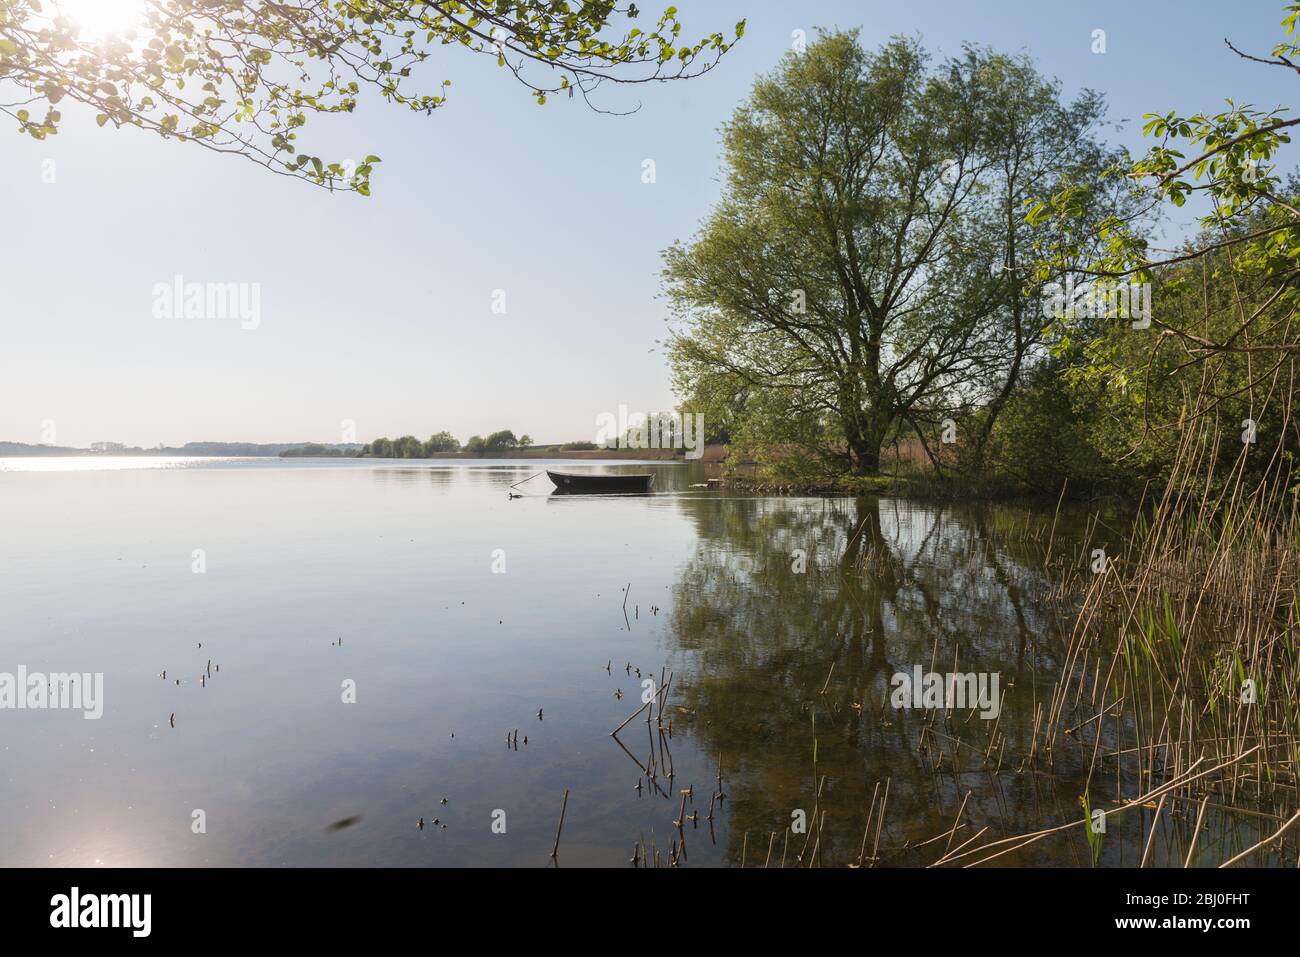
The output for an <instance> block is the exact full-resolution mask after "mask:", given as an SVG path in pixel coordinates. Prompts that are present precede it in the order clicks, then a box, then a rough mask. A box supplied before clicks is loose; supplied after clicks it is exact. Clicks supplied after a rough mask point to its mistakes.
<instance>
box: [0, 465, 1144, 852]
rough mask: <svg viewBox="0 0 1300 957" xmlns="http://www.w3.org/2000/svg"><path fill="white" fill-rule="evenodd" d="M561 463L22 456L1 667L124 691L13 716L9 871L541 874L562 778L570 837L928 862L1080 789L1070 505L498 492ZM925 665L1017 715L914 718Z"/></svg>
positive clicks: (1032, 823)
mask: <svg viewBox="0 0 1300 957" xmlns="http://www.w3.org/2000/svg"><path fill="white" fill-rule="evenodd" d="M123 463H125V464H123ZM546 464H547V463H545V462H538V461H522V462H517V463H509V462H485V463H483V464H481V465H480V464H477V463H464V462H453V463H445V464H444V463H429V462H396V461H394V462H389V461H371V460H364V461H357V460H343V461H328V460H318V461H306V460H298V461H294V462H281V461H279V460H197V459H190V460H174V459H173V460H149V459H135V460H112V462H110V463H105V462H104V461H102V460H99V461H98V462H97V460H94V459H79V460H67V459H64V460H59V459H48V460H43V459H26V460H14V459H11V460H7V461H6V462H0V527H3V529H4V536H3V541H2V542H0V607H2V608H3V617H2V619H0V672H10V673H12V672H15V671H16V670H17V669H18V668H19V667H20V666H23V667H25V668H26V669H27V671H28V672H43V673H58V672H81V673H97V672H102V673H103V675H104V701H103V708H104V713H103V717H102V718H101V719H99V720H85V719H84V718H83V716H82V714H81V713H80V712H77V711H71V710H40V709H26V710H0V864H5V865H43V864H48V865H95V864H103V865H122V866H131V865H403V866H420V865H471V864H479V865H512V866H547V865H549V864H550V863H551V861H550V853H551V849H552V846H553V845H554V842H555V838H556V830H557V824H558V822H559V819H560V812H561V805H562V802H563V797H564V793H565V791H566V789H567V790H568V791H569V798H568V802H567V809H566V811H565V819H564V826H563V833H562V835H561V839H560V851H559V855H558V858H557V862H558V864H559V865H560V866H565V865H606V866H625V865H626V864H627V862H628V861H629V860H630V859H631V858H633V857H634V855H636V856H641V853H642V852H634V848H635V847H636V846H637V845H638V844H640V845H641V847H643V848H649V847H653V848H654V849H655V850H658V851H659V853H660V854H661V857H662V859H663V862H665V863H666V862H667V861H668V859H669V857H670V855H672V853H673V842H674V840H676V841H677V842H678V843H679V847H678V850H677V859H678V863H680V864H682V865H683V866H709V865H714V866H716V865H732V866H735V865H739V864H741V863H742V861H743V862H744V863H745V864H746V865H748V866H755V865H761V864H763V863H764V862H765V861H769V862H770V863H771V865H772V866H776V865H777V864H778V863H779V861H780V859H781V858H782V857H783V856H784V858H785V860H786V866H791V865H792V864H795V863H801V864H803V865H805V866H806V865H807V864H809V863H812V862H814V861H815V862H816V863H818V864H826V865H836V864H839V865H843V864H852V863H857V862H858V861H860V860H864V859H866V860H869V861H871V862H874V863H883V864H891V863H896V864H923V863H929V862H931V861H933V860H935V859H936V858H938V857H940V856H941V855H942V852H943V850H944V849H945V847H947V846H955V845H959V844H960V843H961V842H962V841H963V840H965V839H966V838H967V837H969V836H971V835H972V834H974V833H975V831H976V830H978V828H979V827H984V826H989V827H991V828H995V829H996V830H997V831H999V832H1005V833H1020V832H1025V831H1030V830H1033V829H1034V828H1035V827H1037V826H1039V825H1040V823H1041V822H1042V821H1043V820H1044V819H1045V818H1046V817H1050V816H1052V815H1055V814H1057V813H1058V812H1059V811H1060V809H1061V807H1062V806H1064V805H1068V804H1069V802H1070V801H1072V800H1075V798H1077V792H1075V794H1074V796H1073V797H1071V796H1070V794H1069V788H1066V789H1059V793H1058V789H1057V788H1056V787H1055V786H1054V785H1053V783H1052V782H1045V781H1043V780H1040V779H1039V778H1038V777H1036V776H1034V775H1033V774H1027V775H1026V774H1017V773H1016V766H1018V765H1019V764H1020V761H1021V759H1020V757H1019V756H1020V755H1021V753H1022V752H1025V751H1028V750H1029V748H1030V745H1031V739H1032V735H1033V729H1034V709H1035V702H1036V701H1038V700H1041V698H1042V696H1043V695H1044V694H1045V693H1046V692H1047V689H1049V688H1050V686H1051V684H1052V682H1053V681H1054V680H1055V676H1056V673H1057V671H1058V668H1059V658H1060V655H1061V654H1062V646H1063V640H1062V637H1061V634H1060V626H1059V622H1058V620H1057V616H1056V615H1055V614H1054V613H1053V612H1052V611H1051V610H1050V609H1051V603H1050V602H1049V591H1050V589H1051V588H1052V585H1053V582H1052V581H1051V580H1050V578H1049V575H1048V573H1047V572H1046V571H1045V570H1044V563H1043V560H1042V550H1043V545H1044V543H1045V542H1046V541H1047V539H1048V537H1049V535H1050V537H1051V539H1052V541H1053V547H1054V548H1055V550H1056V551H1057V552H1058V554H1059V553H1064V552H1068V551H1069V550H1070V549H1071V548H1074V549H1078V548H1079V547H1080V541H1081V535H1082V529H1083V521H1084V519H1083V516H1081V515H1077V514H1067V515H1063V516H1061V517H1060V518H1059V519H1057V520H1056V521H1055V523H1054V521H1053V515H1052V514H1051V513H1050V512H1047V513H1043V512H1039V511H1033V510H1029V509H1024V508H1019V507H1016V506H1010V505H996V506H993V505H961V506H949V505H938V504H934V503H924V502H915V501H908V500H903V499H897V498H887V497H886V498H880V499H858V500H853V499H838V500H827V499H817V498H802V497H751V496H736V495H734V494H730V493H727V492H718V491H708V490H705V489H702V488H694V487H692V486H695V485H698V484H699V483H701V482H703V481H704V479H705V475H706V472H705V467H704V466H701V465H698V464H685V465H680V464H675V465H666V464H662V463H653V464H641V465H638V464H632V463H623V462H620V463H617V464H613V463H603V464H600V465H596V464H594V463H573V462H567V463H564V468H565V469H566V470H571V471H579V470H588V469H592V470H597V471H617V472H644V471H652V472H654V474H655V476H656V482H655V489H656V494H652V495H627V496H564V497H559V496H551V495H549V494H547V493H548V492H549V491H550V485H549V483H548V482H547V480H546V479H545V478H544V477H543V478H538V479H535V480H533V481H531V482H528V483H526V484H525V485H523V486H522V490H523V492H524V493H525V497H524V498H521V499H514V500H511V499H509V498H508V497H507V491H508V489H509V487H510V486H511V485H512V484H513V483H517V482H520V481H521V480H523V479H525V478H527V477H528V476H530V475H532V474H533V473H536V472H538V471H540V470H541V469H543V468H545V467H546ZM710 474H712V473H710ZM1053 524H1055V527H1054V528H1052V526H1053ZM1094 534H1096V531H1095V530H1094ZM1106 534H1109V533H1106ZM1105 544H1107V545H1108V546H1112V547H1114V548H1118V545H1119V542H1107V543H1105ZM200 559H201V560H200ZM200 566H202V569H203V570H202V571H201V572H200V571H196V569H197V568H199V567H200ZM629 586H630V587H629ZM625 589H626V590H627V591H626V595H625ZM209 662H211V670H209ZM917 666H920V667H922V668H924V669H925V670H926V671H936V672H978V673H983V674H996V675H998V676H999V679H1000V689H1001V693H1002V695H1003V696H1004V697H1003V701H1002V704H1001V709H1000V715H999V716H998V718H997V719H996V721H995V722H994V721H988V720H985V719H983V718H981V717H979V716H978V715H973V714H971V713H970V712H969V711H965V710H958V711H954V712H951V713H950V714H948V715H947V716H945V717H944V718H943V719H941V720H940V722H939V723H938V724H935V725H933V726H932V729H931V730H930V731H929V732H924V731H922V724H923V722H925V721H926V720H927V719H926V718H925V716H924V714H923V713H918V712H913V711H907V710H896V709H894V708H892V707H891V706H890V705H889V693H890V690H891V679H892V676H893V675H894V674H896V673H899V672H909V673H910V672H911V671H912V670H913V668H914V667H917ZM164 671H165V672H166V678H163V677H162V673H163V672H164ZM638 671H639V674H638ZM661 674H662V675H665V676H666V675H669V674H671V676H672V677H671V681H670V683H669V685H668V689H667V692H666V696H665V702H666V708H665V710H664V711H663V712H662V718H660V715H659V713H658V710H657V706H656V714H655V720H654V723H653V724H650V725H647V723H646V722H645V720H644V718H645V715H644V714H643V715H641V716H639V717H638V718H637V719H636V720H633V721H632V722H631V723H629V724H628V725H627V726H626V727H625V728H624V729H623V730H622V731H621V732H620V733H619V736H618V738H617V739H615V738H612V737H611V736H610V731H612V730H613V729H615V728H617V727H618V726H619V725H620V724H621V723H622V722H624V720H625V719H626V718H627V717H628V716H629V715H631V714H632V713H633V712H635V711H636V710H637V709H638V708H639V707H640V706H641V703H642V694H643V691H644V690H645V689H646V688H652V689H654V690H658V689H659V687H660V676H661ZM209 675H210V677H209ZM178 679H179V681H180V684H179V685H178V684H177V683H176V682H177V680H178ZM648 682H652V684H648ZM349 688H353V689H355V703H346V702H345V700H344V699H345V697H347V692H348V690H349ZM173 715H174V725H173V720H172V716H173ZM661 722H662V724H661ZM661 728H662V729H663V736H662V737H660V733H659V732H660V729H661ZM515 731H517V732H518V737H517V744H515V743H514V741H515V739H514V738H513V733H514V732H515ZM918 734H920V736H921V737H920V738H918ZM927 734H928V736H929V739H930V741H929V743H928V744H927V741H926V740H925V736H926V735H927ZM999 736H1000V737H999ZM525 739H526V743H525ZM943 739H950V740H949V743H948V745H947V746H946V747H945V746H944V744H943ZM956 740H960V741H961V742H962V743H961V744H960V745H956V746H954V745H953V744H952V743H951V742H952V741H956ZM508 741H509V742H510V743H508ZM999 741H1000V742H1001V743H1000V744H999V743H998V742H999ZM990 747H991V748H992V749H993V750H992V751H991V752H990V751H989V748H990ZM999 749H1000V750H1004V751H1005V753H1006V755H1007V757H1006V759H1005V761H1004V762H1000V761H999V760H998V751H999ZM1011 755H1016V757H1015V760H1014V761H1013V759H1012V757H1011ZM936 759H937V760H936ZM719 760H720V761H721V772H722V794H723V797H722V799H721V801H720V802H716V803H714V802H713V801H712V800H711V796H712V795H713V794H714V793H715V792H716V791H717V790H718V765H719ZM649 770H653V771H654V772H655V777H654V779H653V780H650V779H649V778H648V776H647V771H649ZM670 771H671V777H670V776H669V772H670ZM1062 773H1068V769H1062ZM638 785H640V787H639V788H638ZM684 789H690V793H689V794H688V795H686V796H685V797H686V801H685V815H686V818H687V819H688V820H687V821H686V822H684V826H683V827H682V828H681V830H680V831H679V830H678V828H677V827H676V826H675V825H674V821H676V820H678V819H679V814H680V813H681V810H682V799H683V794H682V793H681V792H682V791H683V790H684ZM886 789H887V792H886ZM819 792H820V793H819ZM884 793H887V794H888V799H887V805H885V812H884V814H883V824H882V823H881V820H880V818H881V817H882V815H881V814H880V813H879V811H880V807H881V805H882V803H883V802H882V801H881V796H882V795H883V794H884ZM968 793H969V795H970V796H969V797H967V794H968ZM443 799H445V800H446V803H445V804H444V803H442V802H443ZM963 801H965V803H966V808H965V810H964V812H963V817H962V820H963V822H964V823H963V825H962V829H960V830H958V831H956V832H955V834H954V835H948V836H946V837H941V838H940V839H939V841H938V844H937V845H930V846H929V847H923V848H918V847H917V845H920V844H922V843H923V842H925V841H928V840H930V839H933V838H935V837H936V835H943V834H944V832H946V831H948V830H949V829H950V828H952V827H953V823H954V820H955V819H956V818H957V817H958V812H959V809H960V808H961V805H962V804H963ZM711 804H714V806H713V812H712V818H713V819H712V823H711V824H710V822H709V820H708V817H709V814H710V806H711ZM697 811H698V815H697V816H696V817H694V818H693V819H692V815H693V814H694V813H695V812H697ZM198 812H201V814H199V813H198ZM801 816H802V818H803V819H806V820H807V821H808V822H809V827H808V828H807V829H804V830H799V829H798V826H797V825H796V829H795V830H793V831H792V830H791V825H792V822H797V821H799V820H800V818H801ZM421 818H422V819H423V820H424V823H425V827H424V828H423V829H422V830H421V829H420V828H418V827H417V822H418V821H419V820H420V819H421ZM873 818H874V822H873V820H872V819H873ZM197 820H202V822H203V823H204V826H205V831H204V832H203V833H195V830H196V829H197V825H196V824H195V822H196V821H197ZM435 820H436V821H437V823H436V824H434V821H435ZM340 822H342V826H337V825H339V823H340ZM813 822H820V826H819V827H818V828H817V829H816V834H815V837H814V838H811V839H810V838H808V837H807V834H808V833H809V831H811V830H812V828H811V824H812V823H813ZM332 825H335V826H333V827H332ZM444 825H445V826H444ZM683 836H684V838H685V852H684V853H682V852H681V850H680V842H681V841H682V837H683ZM864 847H865V850H864ZM1128 853H1131V849H1130V851H1129V852H1128ZM1108 854H1111V855H1117V857H1116V859H1115V862H1123V861H1124V859H1125V858H1124V855H1125V854H1126V851H1125V850H1124V845H1123V843H1122V842H1118V841H1116V842H1112V845H1111V849H1110V850H1109V851H1108ZM1017 863H1057V864H1064V865H1077V864H1086V863H1088V860H1087V845H1086V844H1083V843H1082V841H1081V840H1080V841H1079V842H1074V843H1061V842H1044V843H1042V844H1041V845H1035V846H1034V848H1033V849H1032V850H1028V851H1026V852H1024V853H1022V854H1021V855H1019V858H1018V860H1017ZM1130 863H1131V862H1130Z"/></svg>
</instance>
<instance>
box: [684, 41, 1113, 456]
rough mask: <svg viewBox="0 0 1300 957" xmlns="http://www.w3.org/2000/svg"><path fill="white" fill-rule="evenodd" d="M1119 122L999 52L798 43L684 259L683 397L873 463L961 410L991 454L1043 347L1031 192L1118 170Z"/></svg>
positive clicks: (744, 121)
mask: <svg viewBox="0 0 1300 957" xmlns="http://www.w3.org/2000/svg"><path fill="white" fill-rule="evenodd" d="M1101 113H1102V105H1101V102H1100V99H1099V98H1098V97H1097V96H1095V95H1094V94H1091V93H1085V94H1084V95H1083V96H1082V97H1081V98H1080V99H1079V100H1078V101H1077V102H1076V103H1074V104H1070V105H1069V106H1066V105H1064V104H1062V103H1061V101H1060V97H1059V90H1058V88H1057V86H1056V85H1055V84H1054V83H1051V82H1049V81H1047V80H1044V79H1043V78H1041V77H1040V76H1039V75H1038V73H1037V72H1036V71H1035V70H1034V68H1033V66H1032V64H1031V63H1029V62H1028V61H1027V60H1025V59H1024V58H1010V57H1006V56H1001V55H998V54H994V53H991V52H989V51H984V50H977V49H970V50H967V51H966V52H965V55H964V56H962V57H960V58H958V59H955V60H952V61H949V62H947V63H945V64H943V65H942V66H941V68H939V69H934V68H932V66H931V65H930V63H929V61H928V59H927V56H926V54H925V53H924V51H923V50H922V49H921V48H920V46H919V44H917V43H916V42H913V41H909V40H894V41H892V42H890V43H888V44H886V45H885V46H884V47H882V48H881V49H879V50H878V51H875V52H867V51H865V50H863V49H862V47H861V46H860V45H859V43H858V39H857V35H856V33H852V32H850V33H840V32H837V33H826V34H823V35H821V36H820V37H819V39H818V40H817V42H815V43H813V44H811V45H809V47H808V48H807V50H806V51H805V52H804V53H802V54H799V53H791V54H790V55H788V56H787V58H786V59H785V60H784V61H783V63H782V64H781V66H780V67H779V68H778V69H777V70H776V71H775V72H774V73H773V74H772V75H770V76H767V77H764V78H761V79H760V80H759V81H758V82H757V83H756V85H755V87H754V90H753V93H752V95H751V96H750V98H749V100H748V101H747V102H746V103H744V104H743V105H742V106H741V107H740V108H739V109H738V110H737V111H736V113H735V114H734V116H733V117H732V118H731V120H730V121H729V122H728V123H727V124H726V125H725V126H724V128H723V142H724V148H725V160H726V165H727V174H728V175H727V181H726V188H725V190H724V193H723V196H722V198H721V200H720V201H719V202H718V204H717V206H716V207H715V209H714V210H713V212H712V213H711V215H710V216H709V217H708V219H707V220H706V222H705V223H704V225H703V227H702V229H701V230H700V232H699V233H698V234H697V235H696V236H695V237H694V238H693V239H692V241H691V242H690V243H689V244H681V243H679V244H676V245H674V246H673V247H671V248H670V249H669V250H667V251H666V253H665V270H664V277H665V283H666V287H667V290H668V294H669V298H670V301H671V303H672V306H673V308H674V313H675V316H676V318H677V320H678V321H679V325H678V327H677V329H676V331H675V335H674V338H673V341H672V347H671V357H672V362H673V368H674V374H675V385H676V387H677V388H678V390H679V392H681V393H682V394H683V395H684V396H688V397H701V398H705V399H706V400H708V401H710V402H712V403H714V404H715V405H718V406H728V405H729V407H730V412H731V414H733V415H735V416H737V417H738V418H739V419H740V420H741V421H742V422H743V423H744V425H743V426H742V431H744V432H746V433H747V437H748V438H750V439H754V438H756V437H758V438H759V439H761V440H765V441H767V442H768V443H770V444H779V445H786V444H789V443H795V444H800V445H804V446H807V447H809V448H818V447H820V448H840V449H843V450H844V453H845V456H846V457H847V459H848V462H849V464H850V465H851V467H852V468H853V469H854V470H855V471H857V472H862V473H869V472H874V471H876V470H878V468H879V464H880V449H881V443H882V442H883V441H884V440H885V438H886V437H887V435H888V434H889V432H890V430H891V429H898V428H911V429H915V430H917V431H918V432H921V431H923V430H924V429H925V428H926V426H927V425H934V424H935V423H937V422H938V421H939V420H940V419H941V418H943V417H947V416H953V417H954V418H956V419H957V420H958V421H965V422H966V423H968V424H970V425H972V426H975V427H974V428H973V429H972V432H973V433H974V434H973V435H972V438H973V440H974V442H975V444H976V445H982V442H983V440H984V439H985V438H986V437H987V432H986V429H985V426H984V425H983V424H980V425H978V426H976V423H977V422H978V423H989V422H991V419H992V418H994V417H996V414H997V411H998V410H999V409H1000V407H1001V405H1002V403H1003V402H1005V399H1006V395H1007V394H1008V393H1009V391H1010V390H1011V389H1012V388H1013V387H1014V385H1015V382H1016V381H1017V379H1018V377H1019V376H1020V374H1021V373H1022V371H1023V369H1024V367H1025V365H1026V364H1027V362H1028V361H1029V360H1030V359H1031V358H1032V353H1033V350H1034V349H1035V347H1036V346H1038V344H1039V343H1040V340H1041V331H1042V327H1043V323H1042V321H1041V318H1042V317H1041V309H1039V308H1037V307H1036V305H1035V304H1036V302H1037V295H1038V293H1037V287H1036V286H1034V285H1032V284H1031V281H1030V277H1029V276H1028V270H1027V269H1025V268H1024V266H1023V263H1026V262H1031V261H1033V259H1034V257H1033V255H1032V254H1031V250H1030V246H1031V244H1032V243H1033V242H1034V241H1035V240H1034V237H1032V236H1030V235H1029V232H1030V230H1031V227H1030V226H1028V225H1027V224H1026V223H1025V221H1024V215H1023V210H1022V209H1021V205H1022V204H1023V202H1024V200H1025V199H1026V198H1027V197H1028V196H1029V195H1031V194H1030V189H1031V187H1033V186H1037V187H1039V188H1041V186H1042V184H1043V183H1044V182H1055V181H1057V180H1059V179H1061V178H1063V177H1064V176H1065V175H1066V174H1067V173H1068V174H1070V175H1072V176H1074V177H1077V178H1083V179H1088V178H1090V177H1092V176H1094V175H1097V174H1099V172H1100V170H1101V169H1102V168H1104V166H1105V165H1106V159H1107V158H1106V157H1105V155H1104V151H1103V150H1102V149H1101V148H1100V147H1099V146H1098V145H1097V144H1096V142H1095V141H1094V139H1093V136H1094V134H1095V127H1096V124H1097V122H1098V121H1099V119H1100V117H1101ZM742 400H743V401H742ZM708 411H712V410H706V415H707V414H708Z"/></svg>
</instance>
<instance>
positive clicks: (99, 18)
mask: <svg viewBox="0 0 1300 957" xmlns="http://www.w3.org/2000/svg"><path fill="white" fill-rule="evenodd" d="M54 4H55V6H57V7H58V8H59V12H60V13H61V14H62V15H63V16H65V17H67V18H68V19H69V20H71V21H72V22H73V23H75V24H76V25H77V26H78V27H80V28H81V33H82V35H83V36H84V37H86V38H87V39H91V40H97V39H100V38H102V37H106V36H111V35H114V34H120V33H125V32H126V31H128V30H130V29H132V28H134V27H136V26H137V25H138V24H139V23H140V21H141V19H142V17H143V15H144V0H54Z"/></svg>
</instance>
